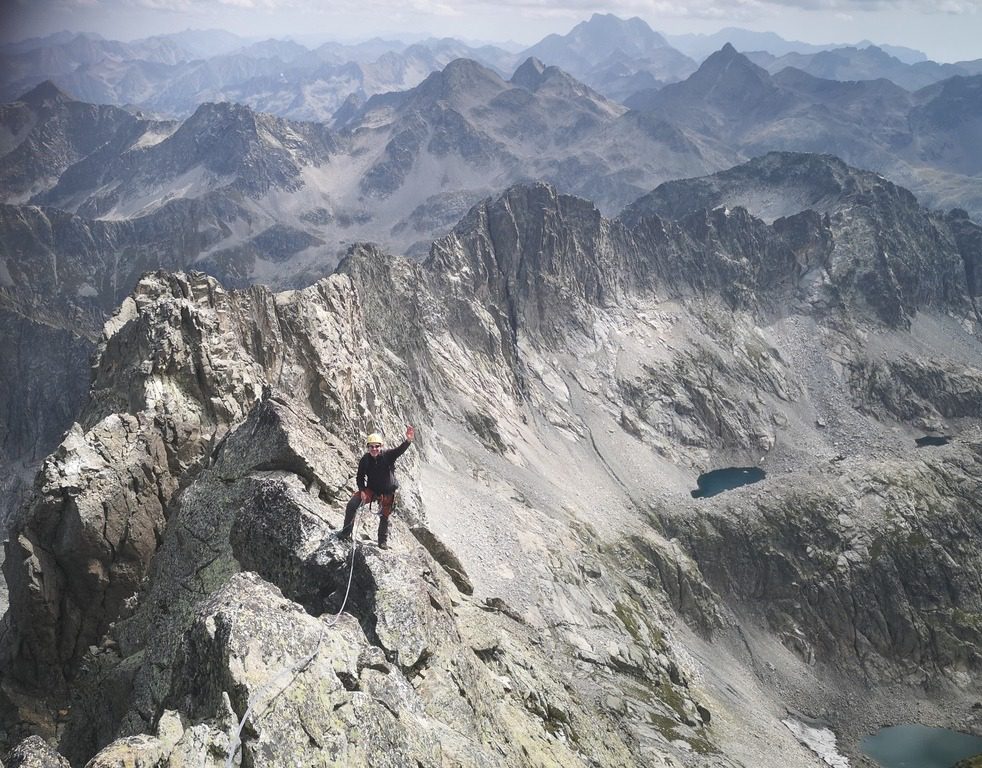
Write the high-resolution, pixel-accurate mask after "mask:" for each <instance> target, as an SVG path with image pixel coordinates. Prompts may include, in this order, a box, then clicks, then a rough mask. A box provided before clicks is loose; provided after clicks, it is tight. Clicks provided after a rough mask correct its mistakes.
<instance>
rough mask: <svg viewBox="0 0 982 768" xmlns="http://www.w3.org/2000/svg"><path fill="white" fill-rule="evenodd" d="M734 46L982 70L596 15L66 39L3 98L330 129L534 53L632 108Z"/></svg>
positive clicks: (24, 63) (870, 64)
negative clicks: (505, 31)
mask: <svg viewBox="0 0 982 768" xmlns="http://www.w3.org/2000/svg"><path fill="white" fill-rule="evenodd" d="M672 41H674V45H673V42H672ZM727 42H729V43H731V44H733V45H734V46H735V47H736V48H737V49H738V50H740V51H744V52H750V53H753V56H754V60H755V61H757V62H758V63H760V64H762V65H764V66H767V67H768V68H769V70H770V71H772V72H775V73H776V72H777V71H779V70H780V69H782V68H784V67H785V66H796V67H798V68H801V69H804V70H806V71H809V72H811V73H812V74H815V75H818V76H822V77H834V78H835V79H842V80H866V79H878V78H887V79H891V80H893V81H894V82H896V83H897V84H899V85H901V86H903V87H905V88H911V89H914V88H918V87H922V86H925V85H929V84H931V83H934V82H937V81H939V80H941V79H944V78H947V77H951V76H953V75H959V74H961V75H970V74H977V73H978V72H979V70H980V64H979V62H978V61H975V62H962V63H958V64H945V65H940V64H936V63H934V62H930V61H927V60H925V57H924V55H923V54H921V53H919V52H917V51H911V50H909V49H903V48H892V47H890V46H884V47H882V48H875V47H872V44H869V43H868V42H866V41H864V42H862V43H859V44H857V45H856V46H854V47H852V48H849V47H846V46H842V45H829V46H824V47H820V46H814V45H808V44H804V43H798V42H790V41H785V40H783V39H781V38H780V37H778V36H777V35H774V34H772V33H771V34H762V33H752V32H748V31H746V30H739V29H727V30H723V31H721V32H719V33H716V34H715V35H709V36H696V35H689V36H678V37H674V38H671V39H668V38H666V37H665V36H663V35H660V34H659V33H657V32H655V31H654V30H652V29H651V28H650V27H649V26H648V25H647V24H646V23H645V22H644V21H642V20H641V19H637V18H633V19H628V20H623V19H619V18H617V17H615V16H612V15H601V14H595V15H594V16H593V17H592V18H591V19H589V20H588V21H584V22H582V23H580V24H578V25H577V26H576V27H574V28H573V29H572V30H571V31H570V32H569V33H567V34H566V35H549V36H547V37H546V38H544V39H543V40H541V41H540V42H539V43H536V44H535V45H533V46H531V47H529V48H528V49H526V50H524V51H519V52H515V51H513V50H508V49H505V48H502V47H496V46H491V45H484V46H480V47H474V46H470V45H467V44H465V43H462V42H460V41H457V40H453V39H449V38H445V39H430V40H424V41H421V42H419V43H414V44H411V45H410V44H405V43H402V42H399V41H386V40H378V39H377V40H370V41H367V42H365V43H360V44H356V45H343V44H339V43H325V44H323V45H320V46H318V47H316V48H314V49H309V48H307V47H305V46H303V45H300V44H298V43H296V42H293V41H289V40H266V41H247V40H243V39H241V38H236V37H235V36H234V35H229V34H228V33H224V32H217V31H216V32H184V33H178V34H173V35H163V36H158V37H150V38H146V39H144V40H138V41H134V42H132V43H121V42H118V41H110V40H102V39H99V38H95V37H92V36H87V35H81V34H79V35H68V34H58V35H52V36H50V37H48V38H43V39H34V40H30V41H24V42H21V43H17V44H12V45H5V46H3V47H0V65H2V66H0V73H2V74H0V100H2V101H12V100H13V99H16V98H17V97H19V96H20V95H21V94H23V93H25V92H26V91H28V90H29V89H30V88H32V87H33V86H34V85H37V84H38V83H40V82H42V81H44V80H51V81H52V82H54V83H55V84H56V85H57V86H58V87H59V88H61V89H62V90H64V91H66V92H67V93H70V94H72V95H73V96H74V97H75V98H78V99H80V100H82V101H87V102H91V103H100V104H115V105H117V106H123V105H134V106H136V107H139V108H140V109H143V110H146V111H151V112H157V113H160V114H162V115H164V116H167V117H185V116H187V115H188V114H190V113H191V112H193V111H194V109H195V108H196V107H197V106H198V104H201V103H202V102H206V101H235V102H238V103H242V104H247V105H249V106H251V107H252V108H253V109H256V110H260V111H266V112H272V113H274V114H277V115H279V116H281V117H289V118H292V119H300V120H318V121H328V120H330V119H331V117H332V116H333V115H334V113H335V112H336V111H337V110H338V109H339V108H340V107H341V106H342V105H343V104H344V103H345V100H346V99H347V98H348V97H349V96H354V97H355V98H357V99H361V100H364V99H366V98H368V97H369V96H371V95H373V94H376V93H382V92H385V91H391V90H404V89H406V88H410V87H413V86H415V85H417V84H419V83H420V82H422V80H423V79H424V78H425V77H426V76H427V75H428V74H429V73H430V72H432V71H435V70H438V69H442V68H443V67H444V66H446V65H447V64H448V63H450V61H452V60H453V59H456V58H469V59H472V60H474V61H478V62H480V63H482V64H483V65H485V66H487V67H489V68H491V69H493V70H494V71H496V72H497V73H498V74H499V75H503V76H506V75H507V74H509V73H511V72H513V71H514V70H515V69H516V68H517V67H518V66H519V65H520V64H521V62H523V61H525V60H526V59H527V58H529V57H530V56H534V57H536V58H538V59H539V60H540V61H542V62H543V63H544V64H546V65H547V66H548V65H555V66H559V67H560V68H562V69H564V70H566V71H567V72H569V73H570V74H571V75H573V76H574V77H576V78H577V79H579V80H581V81H583V82H584V83H586V84H588V85H590V86H591V87H593V88H594V89H596V90H597V91H599V92H600V93H603V94H604V95H605V96H607V97H609V98H612V99H615V100H618V101H623V100H625V99H628V98H629V97H631V95H632V94H634V93H636V92H638V91H641V90H645V89H650V88H657V87H660V86H662V85H664V84H666V83H672V82H677V81H679V80H682V79H685V78H686V77H688V76H689V75H690V74H692V73H693V72H694V71H695V69H696V67H697V66H698V63H699V62H701V61H702V60H703V59H705V58H706V57H707V56H708V55H709V54H711V53H712V52H713V51H715V50H719V49H720V48H722V46H723V45H724V44H726V43H727Z"/></svg>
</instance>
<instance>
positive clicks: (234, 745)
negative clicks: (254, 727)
mask: <svg viewBox="0 0 982 768" xmlns="http://www.w3.org/2000/svg"><path fill="white" fill-rule="evenodd" d="M373 504H375V500H374V499H373V500H372V501H371V503H370V504H369V505H368V506H369V507H371V506H372V505H373ZM359 510H360V506H359ZM355 514H356V515H357V514H358V513H357V512H356V513H355ZM356 519H357V518H356ZM354 527H355V525H354V522H352V525H351V528H352V536H351V561H350V563H349V565H348V586H347V587H346V588H345V590H344V599H343V600H342V601H341V607H340V608H339V609H338V612H337V613H336V614H334V618H333V619H332V620H331V621H330V622H326V625H327V626H328V627H333V626H335V625H336V624H337V623H338V621H339V620H340V618H341V614H342V613H344V608H345V606H346V605H347V604H348V596H349V595H350V594H351V582H352V579H353V578H354V575H355V550H356V549H357V547H358V541H357V538H356V537H355V535H354ZM362 530H363V531H364V530H365V520H364V518H362ZM324 629H325V627H324V626H322V627H321V629H320V632H319V633H318V635H317V645H316V646H314V650H313V652H312V653H311V654H310V655H309V656H308V657H307V658H305V659H304V660H303V661H301V662H300V663H299V664H298V665H297V666H296V667H294V668H292V669H284V670H281V671H280V673H279V674H278V675H276V677H274V678H273V679H272V680H270V681H269V682H268V683H266V685H264V686H263V687H262V688H260V689H259V691H258V692H257V693H256V694H254V695H253V696H250V697H249V701H248V703H247V705H246V711H245V712H244V713H243V714H242V719H241V720H239V724H238V726H237V727H236V729H235V733H234V734H232V739H231V740H230V742H229V745H228V757H227V758H226V759H225V768H232V761H233V760H234V759H235V755H236V753H237V752H238V751H239V747H240V746H242V729H243V728H244V727H245V721H246V720H248V719H249V715H250V714H252V710H253V708H254V706H255V704H256V702H257V701H258V700H259V699H260V698H262V696H263V695H264V694H265V693H266V691H268V690H269V689H270V688H271V687H272V686H273V684H274V683H276V682H277V681H278V680H280V679H281V678H283V677H284V676H287V675H288V676H289V677H290V679H289V680H288V681H287V683H286V685H284V686H283V687H282V688H280V690H278V691H277V692H276V694H275V695H274V696H272V697H271V698H270V699H269V701H267V702H266V704H265V705H264V706H263V711H265V710H266V709H267V708H269V706H270V705H271V704H272V703H273V702H274V701H276V699H278V698H279V697H280V696H282V695H283V694H284V693H285V692H286V690H287V689H288V688H289V687H290V686H291V685H293V681H294V680H296V679H297V677H299V676H300V674H301V673H302V672H304V671H306V670H307V668H308V667H309V666H310V665H311V664H313V663H314V659H315V658H317V654H318V653H320V649H321V643H322V642H323V641H324Z"/></svg>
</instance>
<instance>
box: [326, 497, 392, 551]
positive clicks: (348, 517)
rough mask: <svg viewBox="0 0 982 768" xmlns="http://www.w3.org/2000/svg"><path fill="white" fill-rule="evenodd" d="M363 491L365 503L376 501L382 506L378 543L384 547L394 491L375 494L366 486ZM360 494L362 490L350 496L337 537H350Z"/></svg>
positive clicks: (360, 501)
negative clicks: (342, 525) (342, 524)
mask: <svg viewBox="0 0 982 768" xmlns="http://www.w3.org/2000/svg"><path fill="white" fill-rule="evenodd" d="M364 493H365V494H366V496H365V503H366V504H371V503H372V502H373V501H378V503H379V506H380V507H381V508H382V515H381V517H380V518H379V521H378V545H379V546H380V547H384V546H385V544H386V541H387V540H388V538H389V515H391V514H392V505H393V503H394V502H395V500H396V495H395V494H394V493H379V494H377V493H375V491H372V490H370V489H368V488H366V489H365V491H364ZM361 494H362V492H361V491H359V492H358V493H356V494H355V495H354V496H352V497H351V499H349V500H348V505H347V506H346V507H345V508H344V527H343V528H342V529H341V530H340V531H339V532H338V538H339V539H350V538H351V529H352V528H353V527H354V525H355V513H356V512H357V511H358V507H360V506H361V505H362V500H361Z"/></svg>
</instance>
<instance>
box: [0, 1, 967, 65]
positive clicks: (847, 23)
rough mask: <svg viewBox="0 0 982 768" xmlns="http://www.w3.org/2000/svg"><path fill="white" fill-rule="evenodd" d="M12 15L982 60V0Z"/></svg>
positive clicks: (17, 9)
mask: <svg viewBox="0 0 982 768" xmlns="http://www.w3.org/2000/svg"><path fill="white" fill-rule="evenodd" d="M0 9H2V10H0V29H2V36H3V38H4V39H6V40H13V39H20V38H23V37H29V36H34V35H42V34H47V33H50V32H56V31H60V30H64V29H67V30H71V31H83V32H98V33H99V34H101V35H103V36H104V37H109V38H115V39H121V40H131V39H135V38H139V37H147V36H150V35H153V34H159V33H164V32H177V31H180V30H183V29H188V28H193V29H206V28H220V29H227V30H229V31H231V32H235V33H236V34H239V35H243V36H247V37H261V38H267V37H286V36H293V37H295V38H297V39H298V40H300V41H301V42H313V41H314V40H315V39H316V40H317V41H318V42H321V41H324V40H329V39H332V40H356V39H365V38H368V37H374V36H377V35H380V36H383V37H396V38H402V39H406V38H409V37H410V36H420V35H431V34H432V35H438V36H452V37H459V38H466V39H470V40H485V41H507V40H512V41H515V42H519V43H524V44H528V43H533V42H536V41H537V40H539V39H541V38H542V37H544V36H545V35H547V34H549V33H550V32H558V33H560V34H565V33H566V32H568V31H569V30H570V29H571V28H572V27H573V26H574V25H575V24H577V23H578V22H580V21H583V20H585V19H588V18H589V17H590V15H591V14H593V13H594V12H601V13H614V14H617V15H618V16H621V17H623V18H628V17H631V16H640V17H641V18H642V19H644V20H645V21H647V22H648V24H650V25H651V27H652V28H653V29H655V30H657V31H659V32H667V33H669V34H676V33H682V32H715V31H717V30H719V29H721V28H723V27H727V26H738V27H744V28H747V29H755V30H760V31H765V30H771V31H774V32H777V33H778V34H779V35H781V36H782V37H785V38H788V39H796V40H804V41H805V42H812V43H827V42H856V41H859V40H862V39H864V38H865V39H870V40H872V41H874V42H877V43H891V44H894V45H906V46H909V47H912V48H918V49H920V50H922V51H924V52H925V53H927V54H928V56H930V57H931V58H933V59H935V60H937V61H957V60H964V59H978V58H982V0H726V1H725V2H724V1H723V0H647V1H646V0H602V1H601V2H594V1H593V0H497V1H495V2H492V1H491V0H0Z"/></svg>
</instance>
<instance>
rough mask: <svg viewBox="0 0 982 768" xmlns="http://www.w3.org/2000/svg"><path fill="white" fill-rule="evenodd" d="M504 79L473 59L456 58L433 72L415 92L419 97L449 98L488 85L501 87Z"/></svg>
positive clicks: (473, 91)
mask: <svg viewBox="0 0 982 768" xmlns="http://www.w3.org/2000/svg"><path fill="white" fill-rule="evenodd" d="M503 82H504V81H503V80H502V79H501V78H500V77H499V76H498V75H497V74H495V73H494V72H493V71H492V70H490V69H488V68H487V67H485V66H484V65H482V64H479V63H478V62H476V61H474V60H473V59H454V60H453V61H451V62H450V63H449V64H447V66H445V67H444V68H443V69H442V70H441V71H438V72H432V73H431V74H430V75H429V76H428V77H427V78H426V79H425V80H424V81H423V82H422V83H420V84H419V85H418V86H417V87H416V89H415V93H416V96H417V98H418V97H424V98H434V99H447V98H453V97H456V96H461V95H463V94H467V93H477V92H479V91H482V90H484V88H486V87H487V86H488V85H491V86H493V87H495V88H500V87H501V85H502V83H503Z"/></svg>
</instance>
